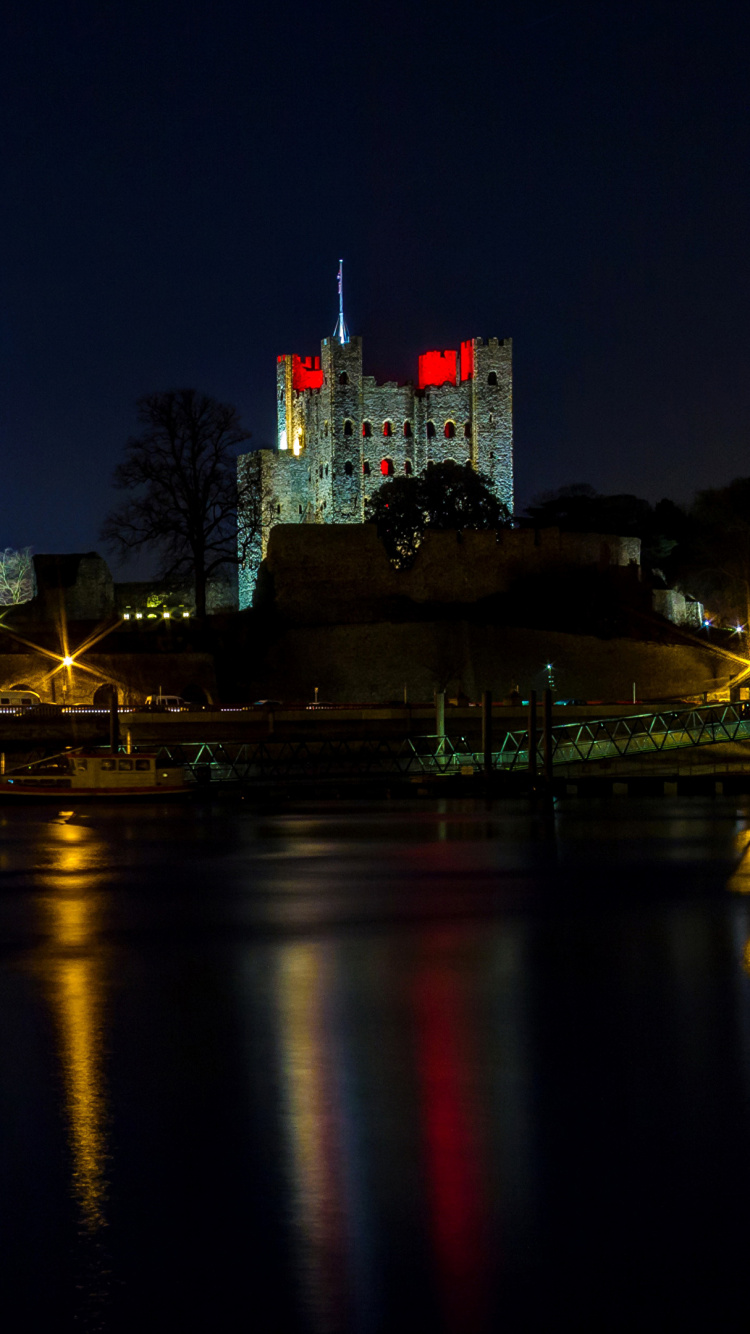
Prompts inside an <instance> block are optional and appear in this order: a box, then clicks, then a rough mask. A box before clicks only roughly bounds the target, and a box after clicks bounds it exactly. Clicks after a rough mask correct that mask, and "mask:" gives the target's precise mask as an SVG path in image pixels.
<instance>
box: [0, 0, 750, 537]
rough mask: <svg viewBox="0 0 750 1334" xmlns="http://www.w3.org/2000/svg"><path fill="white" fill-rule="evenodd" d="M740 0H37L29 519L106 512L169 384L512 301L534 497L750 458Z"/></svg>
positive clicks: (5, 76) (438, 334)
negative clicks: (578, 0) (477, 0)
mask: <svg viewBox="0 0 750 1334" xmlns="http://www.w3.org/2000/svg"><path fill="white" fill-rule="evenodd" d="M749 54H750V53H749V51H748V25H747V23H746V21H745V20H744V19H743V17H742V10H741V7H739V6H736V5H733V6H732V7H731V8H730V7H729V6H727V5H721V4H719V5H716V4H692V5H691V4H685V5H682V6H677V5H674V4H669V5H666V4H665V5H660V4H638V3H636V4H631V5H627V6H609V5H602V4H601V3H597V4H571V5H569V6H567V7H565V8H564V9H563V8H562V7H561V6H559V5H554V6H553V5H550V4H543V3H540V2H539V3H537V0H525V2H524V3H512V4H503V3H498V2H497V0H494V2H493V3H489V4H471V3H468V4H465V5H458V6H457V5H450V6H441V5H432V6H428V5H424V4H420V5H411V6H410V5H406V6H402V5H388V4H378V5H371V4H369V5H368V4H360V5H357V6H355V5H351V4H347V5H341V6H338V5H335V4H330V5H326V4H323V5H322V6H321V5H317V6H315V5H307V6H301V5H292V6H290V5H286V6H281V5H277V6H274V5H270V4H266V5H264V6H263V7H262V8H256V7H253V6H252V5H249V4H247V3H243V4H236V3H233V0H211V2H210V3H209V2H208V0H206V3H197V2H196V0H96V3H92V2H90V0H67V2H66V3H59V4H51V3H45V2H44V0H25V3H24V4H23V5H22V6H17V7H16V14H15V16H14V17H11V18H10V19H8V18H6V27H5V32H4V37H3V41H2V43H1V44H0V97H1V98H2V102H3V107H4V115H3V131H2V136H0V162H1V163H2V185H3V189H2V203H1V204H0V227H1V241H2V244H1V246H0V350H1V352H2V376H0V385H1V386H2V388H1V390H0V433H1V435H2V458H3V485H2V489H1V490H0V545H3V546H5V545H13V544H26V543H31V544H32V545H33V546H34V547H35V548H36V549H37V550H38V551H50V550H60V551H65V550H86V549H90V548H92V547H96V546H97V545H98V537H97V534H98V529H99V525H100V522H101V519H102V517H103V515H104V513H105V512H106V510H107V508H108V507H109V505H110V504H111V503H112V500H113V499H114V496H113V493H112V492H111V490H110V485H109V479H110V475H111V472H112V468H113V466H114V464H115V463H116V462H117V460H118V457H119V455H120V451H121V449H122V445H123V443H124V441H125V439H126V438H127V436H128V434H129V432H130V431H131V430H132V429H134V427H135V420H134V403H135V400H136V398H137V397H138V396H139V395H140V394H142V393H144V392H147V391H152V390H156V389H162V388H170V387H177V386H183V385H194V386H196V387H197V388H200V389H204V390H207V391H208V392H210V393H213V394H215V395H217V396H219V397H222V398H225V399H227V400H229V401H232V402H234V403H236V404H237V406H238V407H239V408H240V410H241V412H242V415H243V418H244V420H245V423H246V425H247V426H248V427H249V429H250V430H251V431H252V432H253V443H258V444H262V443H269V442H270V441H271V439H272V434H273V425H274V412H275V401H274V377H275V358H276V355H277V353H279V352H285V351H297V352H300V353H302V354H309V353H311V352H315V351H317V350H318V345H319V341H320V338H321V337H323V336H326V335H327V334H330V333H331V332H332V330H333V327H334V323H335V319H336V292H335V274H336V266H337V260H338V257H339V255H340V254H341V255H343V256H344V258H345V261H346V283H347V316H348V320H349V324H350V327H351V328H352V331H353V332H356V333H360V334H362V336H363V337H364V340H365V365H366V371H367V372H368V373H371V374H376V375H378V376H379V377H398V378H401V379H406V378H410V377H413V376H415V375H416V367H417V356H418V354H419V352H421V351H425V350H427V349H428V348H430V347H440V348H442V347H451V346H452V347H455V346H457V345H458V342H459V341H460V340H461V339H462V338H468V337H471V336H473V335H476V334H479V335H481V336H484V337H487V336H490V335H493V334H497V335H499V336H505V335H512V337H513V338H514V353H515V416H516V476H517V484H518V497H519V500H520V502H521V503H524V502H525V501H527V500H528V499H529V498H530V497H531V496H532V495H533V494H534V493H535V492H537V491H539V490H540V489H547V488H550V487H554V486H557V485H560V484H563V483H566V482H571V481H589V482H591V483H592V484H593V485H594V486H596V487H597V488H599V489H600V490H605V491H609V490H615V491H619V490H627V491H634V492H636V493H640V494H643V495H646V496H648V497H650V498H652V499H657V498H658V497H659V496H661V495H671V496H673V497H674V498H677V499H682V498H687V497H688V496H689V495H690V494H691V493H692V492H693V490H694V489H696V488H697V487H701V486H708V485H712V484H719V483H721V482H723V481H726V480H729V479H730V478H731V477H733V476H736V475H743V474H749V473H750V450H749V449H748V434H749V429H750V376H749V375H748V364H749V362H750V333H749V332H748V328H749V323H748V320H749V313H750V302H749V300H748V297H749V296H750V293H749V291H748V288H749V286H750V283H749V281H748V258H747V251H748V244H749V238H750V201H749V199H748V161H749V160H750V158H749V152H748V150H749V148H750V144H749V142H748V139H749V135H748V73H747V71H748V55H749Z"/></svg>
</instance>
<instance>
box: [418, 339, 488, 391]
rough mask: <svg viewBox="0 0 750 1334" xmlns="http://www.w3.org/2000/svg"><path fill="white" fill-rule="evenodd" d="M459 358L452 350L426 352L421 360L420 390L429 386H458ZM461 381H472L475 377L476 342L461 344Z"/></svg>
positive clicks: (471, 340) (469, 341)
mask: <svg viewBox="0 0 750 1334" xmlns="http://www.w3.org/2000/svg"><path fill="white" fill-rule="evenodd" d="M457 360H458V358H457V357H456V353H455V352H454V351H453V349H452V348H448V349H446V351H445V352H424V353H423V354H422V356H421V357H420V358H419V388H420V389H426V388H427V386H428V385H433V386H438V385H441V384H458V380H457V378H456V362H457ZM460 373H461V380H471V379H472V378H473V376H474V341H473V339H471V338H470V339H469V340H468V342H465V343H462V344H461V357H460Z"/></svg>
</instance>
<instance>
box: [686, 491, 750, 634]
mask: <svg viewBox="0 0 750 1334" xmlns="http://www.w3.org/2000/svg"><path fill="white" fill-rule="evenodd" d="M690 519H691V524H692V528H691V541H690V543H689V546H688V547H687V551H686V559H685V567H686V568H685V576H686V579H688V580H689V581H690V583H691V585H692V586H693V587H694V588H695V589H696V592H697V594H698V595H699V596H700V597H701V599H702V601H704V602H705V603H707V604H708V606H709V607H710V609H711V611H712V612H716V613H717V614H718V615H719V617H720V619H722V620H723V621H724V622H729V621H735V620H736V621H739V622H741V623H742V624H743V625H748V624H749V623H750V477H736V478H735V479H734V481H733V482H729V484H728V485H727V486H722V487H717V488H715V489H712V490H710V491H699V492H698V493H697V495H696V496H695V499H694V501H693V504H692V507H691V509H690Z"/></svg>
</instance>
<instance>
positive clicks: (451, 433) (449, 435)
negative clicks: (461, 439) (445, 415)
mask: <svg viewBox="0 0 750 1334" xmlns="http://www.w3.org/2000/svg"><path fill="white" fill-rule="evenodd" d="M455 435H456V423H455V422H446V423H445V438H446V440H454V439H455Z"/></svg>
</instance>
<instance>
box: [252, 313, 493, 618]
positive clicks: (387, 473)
mask: <svg viewBox="0 0 750 1334" xmlns="http://www.w3.org/2000/svg"><path fill="white" fill-rule="evenodd" d="M276 406H277V423H278V425H277V445H276V449H268V450H258V451H255V452H254V453H251V454H245V455H242V456H241V458H240V459H239V460H238V473H239V476H240V479H243V478H246V479H250V478H254V479H255V480H256V481H257V482H258V483H259V486H260V492H261V497H262V501H261V503H262V515H263V523H262V532H261V534H260V536H259V538H258V540H257V541H256V542H254V544H253V549H252V551H251V553H250V555H249V556H248V557H247V559H246V560H245V562H244V564H243V566H242V567H241V568H240V605H241V606H248V605H249V604H250V602H251V601H252V594H253V590H254V587H255V580H256V577H257V569H258V565H259V564H260V561H261V559H262V558H263V556H264V555H265V551H266V547H267V544H268V536H269V533H270V531H271V529H272V528H273V527H274V525H275V524H277V523H346V524H352V523H362V522H364V515H365V504H366V502H367V500H368V499H369V497H370V495H371V494H372V492H373V491H374V490H375V489H376V488H377V487H378V486H380V484H381V483H382V482H383V481H384V480H385V479H386V478H388V477H395V476H399V475H400V476H404V475H407V476H408V475H409V474H411V473H418V472H421V471H422V470H423V469H424V468H425V467H426V466H427V464H428V463H442V462H444V461H445V460H447V459H451V460H453V461H454V462H456V463H461V464H464V463H470V464H471V465H472V467H473V468H475V469H476V471H477V472H481V473H483V474H485V475H486V476H487V477H489V479H490V482H491V484H492V486H493V488H494V490H495V492H496V494H497V496H498V497H499V499H500V500H502V501H503V502H504V503H505V504H506V505H507V507H508V509H509V510H510V511H511V512H512V510H513V422H512V341H511V339H510V338H500V339H498V338H489V339H487V341H486V342H485V341H484V340H483V339H481V338H470V339H467V340H465V341H464V342H462V343H461V344H460V345H459V347H458V348H448V349H445V350H442V351H430V352H425V353H423V354H422V355H421V356H420V357H419V361H418V377H417V382H416V383H413V382H411V381H409V382H407V383H406V384H399V383H397V382H396V381H395V380H387V381H385V382H384V383H383V384H378V383H377V381H376V379H375V377H374V376H371V375H363V373H362V340H361V338H358V337H352V338H350V339H349V340H348V341H346V342H341V341H339V339H338V338H335V337H334V338H324V339H323V341H322V343H321V349H320V356H319V357H317V356H309V357H300V356H298V355H297V354H296V353H286V354H283V355H281V356H279V357H278V358H277V365H276ZM242 524H243V519H242V512H240V540H242V533H243V527H242Z"/></svg>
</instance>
